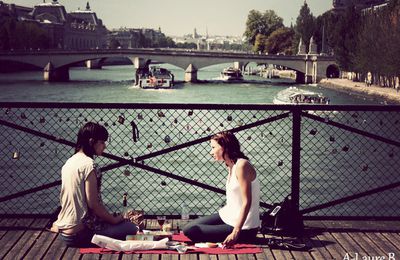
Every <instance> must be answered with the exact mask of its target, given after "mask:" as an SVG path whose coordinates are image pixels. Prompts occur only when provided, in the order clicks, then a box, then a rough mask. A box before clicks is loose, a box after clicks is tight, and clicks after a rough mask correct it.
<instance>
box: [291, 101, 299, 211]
mask: <svg viewBox="0 0 400 260" xmlns="http://www.w3.org/2000/svg"><path fill="white" fill-rule="evenodd" d="M292 113H293V128H292V131H293V132H292V196H291V197H292V202H293V206H294V208H295V209H296V210H299V209H300V138H301V109H300V108H299V107H297V106H295V107H294V108H293V110H292Z"/></svg>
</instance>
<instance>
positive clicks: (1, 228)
mask: <svg viewBox="0 0 400 260" xmlns="http://www.w3.org/2000/svg"><path fill="white" fill-rule="evenodd" d="M15 222H17V220H16V219H10V218H7V219H6V218H2V219H1V222H0V240H1V239H2V238H3V237H4V235H5V234H6V233H7V232H8V231H9V227H10V226H13V225H14V224H15Z"/></svg>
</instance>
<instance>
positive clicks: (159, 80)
mask: <svg viewBox="0 0 400 260" xmlns="http://www.w3.org/2000/svg"><path fill="white" fill-rule="evenodd" d="M136 85H138V86H139V87H141V88H144V89H149V88H151V89H159V88H172V87H173V86H174V74H172V73H171V71H169V70H167V69H165V68H160V67H157V66H153V67H150V69H138V70H137V71H136Z"/></svg>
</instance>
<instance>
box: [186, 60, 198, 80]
mask: <svg viewBox="0 0 400 260" xmlns="http://www.w3.org/2000/svg"><path fill="white" fill-rule="evenodd" d="M196 81H197V68H196V67H195V66H194V65H193V64H189V66H188V67H187V68H186V70H185V82H196Z"/></svg>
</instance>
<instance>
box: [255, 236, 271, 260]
mask: <svg viewBox="0 0 400 260" xmlns="http://www.w3.org/2000/svg"><path fill="white" fill-rule="evenodd" d="M271 237H272V236H269V235H265V236H264V235H262V234H257V238H263V239H269V238H271ZM265 243H267V240H265ZM259 246H261V245H259ZM261 247H262V249H263V253H264V255H262V254H258V255H257V259H264V258H263V257H265V258H266V259H275V257H274V255H273V254H272V251H271V248H269V247H268V246H267V245H266V244H265V245H262V246H261Z"/></svg>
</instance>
